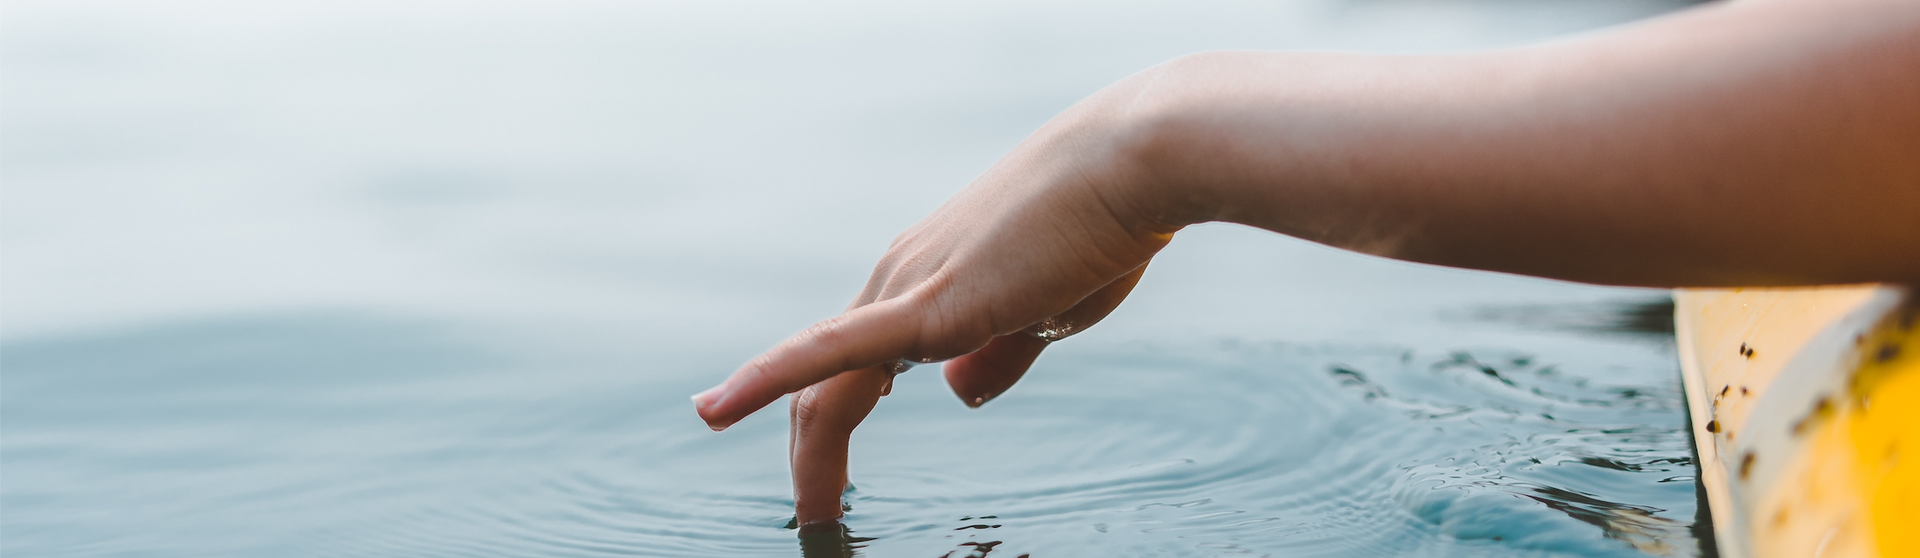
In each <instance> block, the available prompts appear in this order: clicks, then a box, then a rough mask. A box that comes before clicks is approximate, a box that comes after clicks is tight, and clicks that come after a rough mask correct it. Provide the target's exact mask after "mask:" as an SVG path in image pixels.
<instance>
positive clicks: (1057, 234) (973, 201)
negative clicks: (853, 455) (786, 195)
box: [694, 96, 1179, 523]
mask: <svg viewBox="0 0 1920 558" xmlns="http://www.w3.org/2000/svg"><path fill="white" fill-rule="evenodd" d="M1101 99H1102V96H1096V97H1095V98H1093V99H1090V100H1089V101H1087V102H1085V103H1083V106H1082V107H1077V108H1076V109H1075V110H1071V111H1069V112H1068V113H1066V114H1064V115H1062V116H1061V117H1060V118H1058V119H1056V120H1055V121H1054V122H1052V123H1050V124H1049V125H1048V126H1047V127H1045V128H1043V129H1041V130H1040V131H1039V132H1038V133H1036V134H1035V136H1034V137H1033V138H1030V139H1029V140H1028V141H1027V142H1025V143H1024V144H1022V146H1021V147H1020V148H1018V149H1016V150H1015V151H1014V152H1013V153H1011V154H1009V155H1008V156H1007V157H1006V158H1005V159H1003V160H1002V161H1001V162H1000V163H999V164H997V165H996V166H995V167H994V168H993V169H991V170H989V171H988V172H987V173H986V174H985V175H984V176H982V177H981V178H980V179H979V180H977V181H975V182H974V183H973V184H972V185H970V186H969V187H968V188H967V189H966V190H965V191H963V192H961V193H960V194H959V195H957V196H955V197H954V198H953V199H952V200H949V201H948V202H947V203H946V204H945V205H943V206H941V207H940V208H939V209H938V210H936V211H935V212H934V213H933V215H931V216H929V217H927V218H926V219H925V220H923V221H921V222H920V223H919V224H917V225H915V226H913V227H912V228H911V229H909V230H907V231H906V232H905V233H903V234H902V235H900V237H899V238H897V239H896V240H895V241H894V243H893V245H892V247H891V248H889V250H888V251H887V254H886V255H885V257H883V258H882V259H881V261H880V264H879V265H878V266H876V267H875V269H874V272H873V275H872V276H871V278H870V279H869V280H868V283H867V286H866V288H865V289H864V290H863V291H862V292H861V293H860V295H859V296H858V297H857V298H856V299H855V300H854V302H853V304H852V305H851V306H850V307H849V308H848V310H847V311H846V312H845V313H843V314H841V315H839V316H836V317H834V318H831V319H828V320H826V321H823V322H820V323H818V324H815V325H814V326H813V327H810V328H808V329H807V330H805V331H802V332H801V333H800V334H798V335H795V336H793V337H792V338H789V339H787V340H786V341H784V342H782V343H780V344H779V345H777V346H775V347H774V348H773V349H772V350H769V351H767V352H766V353H765V354H762V355H760V356H759V357H757V358H755V359H753V360H752V361H751V362H749V363H747V365H746V366H744V367H742V368H741V369H740V370H739V371H737V372H735V373H734V374H733V375H732V376H731V377H729V378H728V379H727V380H726V381H725V382H723V383H721V384H720V385H719V386H716V387H714V388H713V389H709V390H707V391H705V392H702V393H700V394H698V395H695V396H694V402H695V405H696V408H697V409H698V411H699V413H700V416H701V417H702V418H703V419H705V420H706V421H707V423H708V425H709V426H710V427H712V428H714V429H716V430H719V429H724V428H726V427H727V426H729V425H731V424H733V423H734V422H735V421H738V420H740V419H741V418H743V417H744V416H746V415H747V414H750V413H752V412H754V411H755V410H758V409H759V408H761V407H763V406H765V405H766V404H768V403H770V402H772V401H773V400H774V399H777V398H779V397H780V396H781V395H785V394H788V393H794V392H799V393H798V394H796V396H795V397H794V399H793V403H792V419H793V422H792V439H791V442H792V450H791V451H792V453H791V455H790V457H791V459H792V466H793V470H794V483H795V498H796V508H797V509H796V511H797V516H798V517H797V518H798V520H799V521H800V522H801V523H808V522H812V521H819V520H828V519H833V518H837V517H838V516H839V515H840V507H839V504H840V503H839V496H840V494H841V492H842V491H843V490H844V488H845V486H846V476H845V470H846V450H847V440H848V436H849V435H850V434H851V432H852V430H853V428H854V427H855V426H857V425H858V424H859V423H860V421H861V420H863V419H864V418H865V417H866V415H867V413H868V412H870V411H871V410H872V408H873V406H874V404H875V402H876V401H877V400H878V398H879V397H880V396H882V395H884V394H885V393H886V392H887V390H888V389H890V384H891V380H892V374H890V373H889V372H888V369H889V368H888V367H890V366H894V365H895V363H896V362H898V361H899V360H903V359H904V360H909V361H919V362H932V361H938V360H946V359H952V360H950V361H949V362H947V363H946V365H945V372H946V378H947V381H948V383H949V385H951V386H952V388H953V390H954V393H955V394H956V395H958V396H959V397H960V398H961V400H962V401H964V402H966V403H967V404H968V405H969V406H979V405H981V404H983V403H985V402H986V401H988V400H990V399H993V398H994V397H995V396H998V395H999V394H1000V393H1003V392H1005V391H1006V389H1007V388H1009V387H1011V386H1012V384H1013V383H1014V382H1015V381H1017V380H1018V379H1019V378H1020V376H1021V375H1022V374H1024V373H1025V372H1026V370H1027V368H1028V367H1029V366H1031V365H1032V363H1033V361H1034V359H1036V358H1037V357H1038V356H1039V355H1040V352H1041V351H1042V350H1043V349H1044V348H1045V347H1046V346H1047V344H1048V343H1049V342H1051V341H1055V340H1058V339H1061V338H1064V337H1066V336H1067V335H1071V334H1073V333H1077V332H1079V331H1082V330H1084V329H1086V328H1087V327H1088V326H1090V325H1093V324H1094V323H1095V322H1098V321H1100V320H1101V319H1102V318H1104V317H1105V316H1106V315H1107V314H1108V313H1110V312H1112V311H1113V309H1114V307H1115V306H1117V305H1118V304H1119V303H1120V301H1121V300H1122V299H1124V298H1125V297H1126V295H1127V293H1128V292H1130V291H1131V290H1132V288H1133V286H1134V285H1135V283H1136V282H1137V281H1138V280H1139V278H1140V274H1141V273H1142V272H1143V271H1144V270H1145V266H1146V263H1147V261H1148V259H1150V258H1151V257H1152V256H1153V255H1154V253H1156V252H1157V251H1158V250H1159V249H1160V248H1162V247H1164V246H1165V245H1166V243H1167V242H1168V241H1169V240H1171V238H1172V234H1173V232H1174V231H1176V230H1178V228H1179V227H1178V226H1176V225H1169V224H1166V223H1163V222H1161V221H1160V220H1158V219H1156V217H1158V216H1159V215H1160V214H1162V213H1164V212H1163V211H1162V208H1160V207H1158V206H1156V205H1155V204H1153V203H1148V200H1147V199H1146V198H1147V197H1146V196H1144V195H1142V193H1141V192H1140V191H1139V190H1138V189H1136V188H1134V187H1133V185H1134V184H1137V183H1139V182H1140V180H1139V179H1140V178H1141V177H1140V176H1138V175H1137V173H1136V172H1135V171H1133V168H1134V167H1133V166H1132V165H1131V164H1129V163H1128V161H1127V160H1126V159H1127V157H1126V155H1127V153H1126V150H1125V142H1124V137H1122V135H1120V134H1116V133H1115V131H1114V128H1113V127H1112V126H1107V125H1105V123H1108V122H1111V121H1112V119H1111V118H1106V117H1107V116H1109V115H1108V114H1106V113H1105V112H1103V110H1101V109H1100V108H1098V107H1099V106H1100V105H1101V104H1102V103H1101Z"/></svg>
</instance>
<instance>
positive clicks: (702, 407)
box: [688, 384, 733, 432]
mask: <svg viewBox="0 0 1920 558" xmlns="http://www.w3.org/2000/svg"><path fill="white" fill-rule="evenodd" d="M726 388H727V385H726V384H720V385H717V386H713V387H710V388H707V390H706V391H702V392H700V393H696V394H693V397H689V398H688V399H692V400H693V410H694V412H696V413H699V414H700V419H701V420H705V421H707V428H712V429H713V431H714V432H719V431H722V430H726V429H727V427H728V426H733V423H731V422H715V421H714V420H713V419H710V418H708V417H707V415H708V414H711V413H712V412H713V409H714V408H715V407H718V406H719V404H720V399H721V397H722V396H723V395H724V394H725V392H726Z"/></svg>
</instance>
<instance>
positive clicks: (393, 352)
mask: <svg viewBox="0 0 1920 558" xmlns="http://www.w3.org/2000/svg"><path fill="white" fill-rule="evenodd" d="M169 331H170V333H167V334H166V335H165V336H159V337H156V336H154V335H148V334H130V335H123V336H118V337H101V338H92V339H83V340H77V341H69V342H62V343H46V344H38V345H24V346H11V347H9V348H8V351H7V352H6V353H5V354H6V358H7V363H6V364H7V366H8V378H7V379H8V382H9V384H8V389H7V391H6V392H5V397H6V401H5V407H4V413H5V415H6V416H5V417H4V418H5V425H6V428H7V429H8V430H7V435H6V436H5V438H4V441H3V442H0V443H3V444H4V449H5V452H6V457H7V466H8V471H7V473H8V479H7V485H6V492H5V494H4V502H0V504H4V506H0V509H4V512H3V513H5V514H6V521H5V522H4V530H5V532H4V533H3V534H4V538H5V539H6V541H7V545H8V548H9V555H14V554H15V553H16V552H17V553H18V555H21V556H35V555H54V554H58V555H69V556H107V555H124V554H142V555H161V556H166V555H178V556H189V555H191V556H222V555H226V556H255V555H277V556H302V555H313V556H481V555H484V556H601V555H641V556H715V555H722V556H808V557H815V558H817V557H830V556H840V557H845V556H855V555H858V556H923V557H929V558H934V557H947V558H961V557H966V556H976V557H985V556H989V555H991V556H1004V557H1008V558H1012V557H1017V556H1022V555H1030V556H1089V555H1111V556H1134V555H1171V556H1229V555H1232V556H1238V555H1253V556H1261V555H1272V556H1387V555H1422V556H1503V555H1543V554H1544V555H1572V556H1646V555H1654V556H1687V555H1691V554H1693V553H1694V552H1695V544H1694V543H1693V541H1692V539H1691V538H1690V533H1689V531H1688V528H1689V527H1690V525H1691V523H1692V521H1693V518H1694V501H1693V497H1694V496H1693V490H1694V488H1693V478H1692V475H1693V466H1692V464H1691V462H1690V450H1689V447H1688V443H1687V439H1686V434H1685V431H1684V415H1683V412H1682V409H1681V408H1680V396H1679V394H1678V393H1677V386H1676V381H1675V379H1674V373H1673V370H1672V369H1671V367H1670V366H1669V365H1666V364H1664V363H1665V362H1670V360H1665V357H1663V356H1662V355H1661V350H1663V349H1660V348H1658V347H1654V348H1649V349H1636V350H1643V351H1644V352H1645V353H1646V354H1644V355H1642V357H1644V358H1639V357H1636V358H1634V359H1625V361H1626V362H1630V363H1640V364H1637V365H1633V366H1627V367H1624V368H1623V367H1621V365H1619V364H1618V362H1619V361H1620V359H1615V360H1614V361H1608V362H1598V361H1595V362H1582V361H1580V360H1578V359H1564V358H1563V359H1555V358H1552V357H1550V356H1543V355H1537V354H1530V353H1525V352H1520V351H1515V350H1510V349H1499V348H1487V349H1472V350H1464V351H1446V352H1421V351H1411V350H1406V349H1402V348H1397V347H1383V346H1351V347H1341V346H1293V345H1280V344H1273V345H1260V344H1233V343H1228V344H1194V345H1191V346H1142V345H1121V346H1107V347H1100V346H1096V345H1093V344H1080V345H1074V344H1063V345H1062V347H1061V348H1060V350H1058V351H1056V353H1057V354H1050V355H1049V356H1048V357H1046V358H1045V359H1043V360H1042V361H1041V363H1040V364H1039V366H1038V367H1037V368H1036V369H1035V371H1034V372H1033V373H1031V374H1029V376H1028V378H1027V379H1026V380H1025V381H1023V383H1022V384H1021V385H1020V386H1017V387H1016V388H1015V389H1014V390H1012V391H1011V392H1009V393H1008V394H1006V395H1005V396H1003V397H1001V398H999V399H998V400H996V401H995V402H994V403H992V404H990V405H988V406H986V407H985V408H982V409H979V410H970V409H967V408H966V407H965V406H963V405H961V404H960V403H959V402H958V401H955V400H953V399H952V396H951V395H950V394H949V393H948V392H947V390H946V389H945V386H944V385H943V384H942V383H941V381H940V379H939V374H938V373H937V372H934V371H931V367H928V370H915V371H914V372H911V373H908V374H907V375H904V376H902V377H901V378H900V380H899V381H900V384H899V385H898V386H897V387H896V389H895V390H894V395H893V396H891V397H889V398H887V399H886V400H884V401H882V403H881V405H880V408H879V409H878V410H877V411H876V412H875V413H874V415H873V416H872V418H870V419H869V421H868V423H867V424H866V425H864V426H863V427H862V428H861V430H860V432H858V433H857V437H856V440H855V447H854V452H855V455H854V456H853V459H852V463H853V467H854V469H853V471H852V478H853V479H854V483H855V488H854V489H852V490H851V491H850V492H849V493H848V495H847V498H848V503H849V505H850V506H851V508H850V512H849V514H848V516H847V518H846V522H845V524H844V525H842V526H839V527H837V528H830V529H825V530H821V531H819V532H807V533H800V532H796V531H795V530H793V529H791V526H790V525H789V521H790V520H791V517H792V515H791V506H792V501H791V499H790V498H789V497H788V486H787V477H786V470H785V466H786V463H785V457H786V455H785V451H786V448H785V438H786V436H785V424H784V421H783V420H782V417H780V416H778V413H763V414H762V415H758V416H756V417H754V418H752V419H750V420H748V421H745V422H743V423H742V424H740V425H738V426H737V427H735V428H734V429H731V430H729V431H728V432H726V433H724V434H719V435H715V434H712V433H709V432H706V431H705V429H703V428H700V426H699V424H698V423H697V421H696V420H695V419H694V418H693V417H692V415H691V413H690V412H689V411H688V410H687V408H686V404H685V402H684V398H683V394H685V393H688V392H691V391H692V389H693V388H694V387H696V386H693V385H681V384H678V383H671V382H668V383H663V382H661V381H658V380H646V379H638V380H636V379H633V378H631V377H630V376H628V375H624V374H617V373H608V372H607V371H606V370H605V369H603V368H599V367H597V366H595V365H592V364H588V365H578V364H565V363H554V362H530V361H526V360H519V359H512V358H505V357H498V356H493V357H488V356H485V353H482V352H478V351H476V350H475V349H474V347H473V346H470V345H465V344H462V343H461V342H458V341H457V340H451V339H446V338H441V337H436V336H435V335H430V334H428V333H423V332H420V331H411V330H408V329H407V328H406V327H400V326H390V325H382V324H367V323H355V322H339V323H336V322H326V321H321V322H312V321H282V322H266V323H253V324H242V325H241V326H234V325H231V324H229V325H224V326H219V327H209V328H204V329H203V330H201V331H199V332H198V333H194V332H192V331H187V332H185V333H182V330H180V329H179V328H173V329H171V330H169ZM410 331H411V333H409V332H410ZM1609 347H1611V346H1609ZM476 355H478V356H476ZM1609 362H1610V363H1609ZM102 510H111V513H106V512H103V511H102Z"/></svg>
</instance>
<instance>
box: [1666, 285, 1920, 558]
mask: <svg viewBox="0 0 1920 558" xmlns="http://www.w3.org/2000/svg"><path fill="white" fill-rule="evenodd" d="M1916 310H1920V308H1917V307H1916V304H1915V302H1914V297H1913V295H1912V294H1911V293H1910V292H1908V291H1906V290H1904V289H1900V288H1895V287H1888V286H1847V287H1820V288H1800V289H1712V290H1693V289H1688V290H1681V291H1677V292H1676V293H1675V295H1674V313H1675V326H1676V332H1677V334H1678V337H1679V339H1678V341H1679V349H1680V363H1681V369H1682V371H1683V374H1684V378H1685V382H1686V391H1687V397H1688V407H1689V410H1690V412H1691V413H1692V419H1693V428H1694V433H1693V434H1694V440H1695V445H1696V447H1697V448H1698V451H1699V459H1700V476H1701V484H1702V486H1703V488H1704V489H1705V491H1706V495H1707V501H1708V505H1709V506H1710V508H1711V512H1712V515H1713V523H1714V531H1715V534H1716V538H1717V539H1718V541H1717V542H1718V547H1719V550H1720V554H1721V556H1725V557H1728V558H1748V557H1753V558H1770V557H1776V556H1778V557H1787V556H1792V557H1816V556H1818V557H1839V556H1845V557H1876V556H1877V557H1920V327H1916V326H1915V321H1916Z"/></svg>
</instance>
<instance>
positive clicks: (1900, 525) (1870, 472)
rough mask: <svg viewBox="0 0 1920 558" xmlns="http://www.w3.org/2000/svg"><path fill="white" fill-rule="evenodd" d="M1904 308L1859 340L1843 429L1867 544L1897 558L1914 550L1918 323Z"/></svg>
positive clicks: (1917, 541) (1919, 516)
mask: <svg viewBox="0 0 1920 558" xmlns="http://www.w3.org/2000/svg"><path fill="white" fill-rule="evenodd" d="M1908 312H1912V310H1911V309H1910V310H1909V311H1908ZM1904 314H1905V315H1896V316H1894V317H1893V318H1892V319H1889V320H1887V323H1885V324H1883V325H1882V327H1881V328H1880V329H1879V331H1877V332H1876V334H1875V335H1873V336H1871V337H1869V338H1867V339H1866V340H1865V342H1864V343H1862V347H1861V353H1862V355H1861V356H1862V358H1861V361H1862V365H1861V367H1860V371H1859V373H1858V374H1857V375H1856V376H1855V379H1854V385H1853V397H1851V398H1850V399H1851V400H1850V401H1849V405H1848V407H1849V408H1850V411H1851V413H1850V416H1848V417H1846V419H1845V420H1844V424H1845V426H1844V428H1845V432H1844V433H1843V434H1844V435H1845V436H1846V440H1847V442H1849V443H1851V444H1852V446H1853V457H1854V475H1855V476H1856V477H1857V478H1858V479H1860V480H1859V484H1860V488H1861V489H1862V490H1863V491H1865V493H1866V494H1867V495H1868V499H1869V500H1868V505H1867V512H1868V515H1869V516H1870V517H1871V522H1872V524H1873V533H1874V536H1873V539H1874V543H1875V545H1876V546H1877V547H1879V551H1880V555H1881V556H1885V557H1900V558H1906V557H1920V463H1917V462H1920V327H1916V326H1915V324H1914V323H1913V322H1914V320H1915V318H1914V315H1913V314H1912V313H1904ZM1903 322H1904V323H1903ZM1902 326H1905V327H1902ZM1883 357H1884V358H1883Z"/></svg>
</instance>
